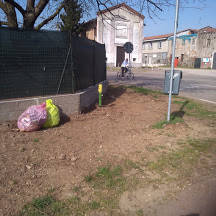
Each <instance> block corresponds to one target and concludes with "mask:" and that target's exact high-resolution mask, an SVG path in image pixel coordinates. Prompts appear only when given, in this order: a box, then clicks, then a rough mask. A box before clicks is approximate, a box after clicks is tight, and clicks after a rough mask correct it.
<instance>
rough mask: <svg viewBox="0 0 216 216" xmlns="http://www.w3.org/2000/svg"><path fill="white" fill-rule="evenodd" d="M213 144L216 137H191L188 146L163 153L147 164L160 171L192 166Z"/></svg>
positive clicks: (151, 168) (215, 141)
mask: <svg viewBox="0 0 216 216" xmlns="http://www.w3.org/2000/svg"><path fill="white" fill-rule="evenodd" d="M213 144H216V139H204V140H196V139H191V140H188V141H187V146H185V147H183V148H182V149H180V150H178V151H173V152H170V153H167V154H165V155H162V156H161V157H160V158H159V159H158V160H157V161H154V162H149V163H148V164H147V166H148V168H149V169H150V170H153V171H158V172H161V171H163V170H165V169H169V170H175V171H178V170H179V169H181V168H183V167H184V165H185V164H187V165H189V166H192V165H193V164H194V163H195V162H196V161H197V160H198V159H199V156H200V154H201V153H203V152H206V151H208V150H210V149H211V147H212V146H213Z"/></svg>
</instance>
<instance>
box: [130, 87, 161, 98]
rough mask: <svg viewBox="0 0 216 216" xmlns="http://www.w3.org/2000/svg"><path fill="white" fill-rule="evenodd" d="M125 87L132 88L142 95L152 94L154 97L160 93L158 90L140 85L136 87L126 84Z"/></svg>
mask: <svg viewBox="0 0 216 216" xmlns="http://www.w3.org/2000/svg"><path fill="white" fill-rule="evenodd" d="M127 88H129V89H132V90H134V91H135V92H137V93H141V94H144V95H153V96H154V97H156V98H157V97H158V95H161V94H162V93H161V92H160V91H155V90H151V89H146V88H142V87H136V86H128V87H127Z"/></svg>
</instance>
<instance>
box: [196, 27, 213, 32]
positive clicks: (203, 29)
mask: <svg viewBox="0 0 216 216" xmlns="http://www.w3.org/2000/svg"><path fill="white" fill-rule="evenodd" d="M198 32H199V33H201V32H208V33H211V32H216V28H213V27H211V26H206V27H204V28H201V29H199V31H198Z"/></svg>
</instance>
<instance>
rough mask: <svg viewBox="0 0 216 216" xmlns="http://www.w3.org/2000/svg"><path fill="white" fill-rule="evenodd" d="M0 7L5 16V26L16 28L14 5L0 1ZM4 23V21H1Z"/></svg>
mask: <svg viewBox="0 0 216 216" xmlns="http://www.w3.org/2000/svg"><path fill="white" fill-rule="evenodd" d="M0 8H1V9H2V10H3V11H4V13H5V15H6V17H7V26H8V27H10V28H18V23H17V16H16V11H15V8H14V6H12V5H11V4H9V3H7V2H3V1H0ZM2 23H4V24H5V23H6V22H2Z"/></svg>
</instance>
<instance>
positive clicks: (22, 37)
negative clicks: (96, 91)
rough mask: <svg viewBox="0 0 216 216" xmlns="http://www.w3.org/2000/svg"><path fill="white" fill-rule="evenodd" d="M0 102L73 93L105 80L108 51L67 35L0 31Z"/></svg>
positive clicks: (44, 32) (100, 45)
mask: <svg viewBox="0 0 216 216" xmlns="http://www.w3.org/2000/svg"><path fill="white" fill-rule="evenodd" d="M0 44H1V46H0V99H9V98H20V97H31V96H44V95H53V94H64V93H73V92H75V91H77V90H81V89H85V88H87V87H89V86H91V85H94V84H96V83H99V82H101V81H103V80H106V64H105V47H104V45H102V44H99V43H96V42H94V41H90V40H88V39H85V38H76V37H70V34H69V33H68V32H57V31H39V32H38V31H24V30H12V29H8V28H0Z"/></svg>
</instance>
